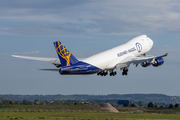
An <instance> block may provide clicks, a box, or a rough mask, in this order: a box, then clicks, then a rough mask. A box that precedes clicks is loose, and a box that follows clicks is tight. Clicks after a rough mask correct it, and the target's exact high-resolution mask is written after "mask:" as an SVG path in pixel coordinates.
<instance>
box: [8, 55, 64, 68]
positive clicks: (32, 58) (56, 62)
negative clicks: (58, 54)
mask: <svg viewBox="0 0 180 120" xmlns="http://www.w3.org/2000/svg"><path fill="white" fill-rule="evenodd" d="M11 56H12V57H17V58H23V59H29V60H39V61H47V62H50V63H52V64H54V65H55V66H56V67H58V68H59V67H61V62H60V60H59V59H58V58H44V57H30V56H19V55H11Z"/></svg>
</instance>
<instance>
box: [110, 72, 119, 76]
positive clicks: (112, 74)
mask: <svg viewBox="0 0 180 120" xmlns="http://www.w3.org/2000/svg"><path fill="white" fill-rule="evenodd" d="M116 74H117V72H116V71H115V72H113V71H112V72H111V73H110V74H109V75H110V76H115V75H116Z"/></svg>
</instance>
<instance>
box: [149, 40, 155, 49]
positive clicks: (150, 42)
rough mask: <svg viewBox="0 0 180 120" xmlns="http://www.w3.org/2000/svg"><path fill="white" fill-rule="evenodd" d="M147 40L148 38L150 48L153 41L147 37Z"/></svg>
mask: <svg viewBox="0 0 180 120" xmlns="http://www.w3.org/2000/svg"><path fill="white" fill-rule="evenodd" d="M148 40H149V45H150V47H151V48H152V46H153V44H154V42H153V41H152V40H151V39H150V38H148Z"/></svg>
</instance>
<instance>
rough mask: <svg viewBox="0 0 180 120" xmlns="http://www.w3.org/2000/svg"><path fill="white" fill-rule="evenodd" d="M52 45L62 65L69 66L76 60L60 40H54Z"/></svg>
mask: <svg viewBox="0 0 180 120" xmlns="http://www.w3.org/2000/svg"><path fill="white" fill-rule="evenodd" d="M54 46H55V48H56V52H57V54H58V57H59V59H60V61H61V65H62V67H63V66H71V65H73V64H75V63H77V62H78V60H77V59H76V58H75V57H74V55H73V54H72V53H71V52H70V51H69V50H68V49H67V48H66V47H65V46H64V45H63V44H62V43H61V42H60V41H56V42H54Z"/></svg>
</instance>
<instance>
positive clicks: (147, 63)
mask: <svg viewBox="0 0 180 120" xmlns="http://www.w3.org/2000/svg"><path fill="white" fill-rule="evenodd" d="M150 65H151V63H150V62H149V61H145V62H143V63H141V66H142V67H148V66H150Z"/></svg>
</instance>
